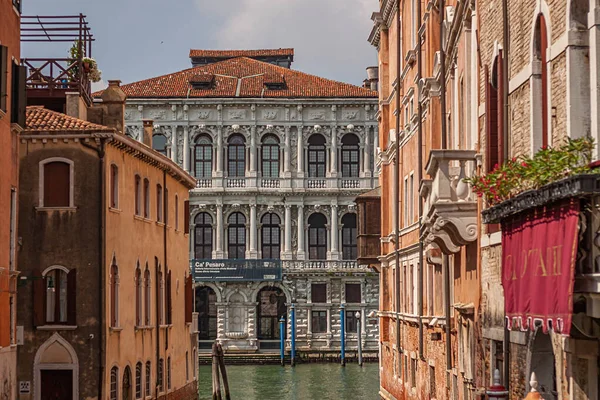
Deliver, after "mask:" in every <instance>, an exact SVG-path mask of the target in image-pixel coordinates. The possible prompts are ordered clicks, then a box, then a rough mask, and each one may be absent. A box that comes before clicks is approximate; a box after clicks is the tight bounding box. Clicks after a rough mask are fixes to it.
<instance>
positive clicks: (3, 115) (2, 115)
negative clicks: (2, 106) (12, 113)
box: [0, 110, 6, 119]
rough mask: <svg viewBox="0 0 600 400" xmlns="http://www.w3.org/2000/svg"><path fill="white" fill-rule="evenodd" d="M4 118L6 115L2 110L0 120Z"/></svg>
mask: <svg viewBox="0 0 600 400" xmlns="http://www.w3.org/2000/svg"><path fill="white" fill-rule="evenodd" d="M5 116H6V113H5V112H4V111H2V110H0V119H2V118H4V117H5Z"/></svg>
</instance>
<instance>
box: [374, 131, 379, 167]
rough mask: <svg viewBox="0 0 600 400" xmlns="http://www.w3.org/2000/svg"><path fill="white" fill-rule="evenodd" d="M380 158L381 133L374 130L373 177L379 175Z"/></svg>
mask: <svg viewBox="0 0 600 400" xmlns="http://www.w3.org/2000/svg"><path fill="white" fill-rule="evenodd" d="M378 157H379V132H377V130H376V129H374V130H373V176H378V173H377V158H378Z"/></svg>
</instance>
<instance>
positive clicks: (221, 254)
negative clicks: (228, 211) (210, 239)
mask: <svg viewBox="0 0 600 400" xmlns="http://www.w3.org/2000/svg"><path fill="white" fill-rule="evenodd" d="M216 242H217V247H216V250H215V257H214V258H216V259H222V258H225V254H224V252H223V205H222V204H217V234H216Z"/></svg>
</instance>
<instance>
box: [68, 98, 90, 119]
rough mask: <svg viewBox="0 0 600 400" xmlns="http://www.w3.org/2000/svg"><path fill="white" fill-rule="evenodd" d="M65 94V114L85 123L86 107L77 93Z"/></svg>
mask: <svg viewBox="0 0 600 400" xmlns="http://www.w3.org/2000/svg"><path fill="white" fill-rule="evenodd" d="M65 94H66V97H67V103H66V107H65V108H66V110H65V111H66V114H67V115H68V116H69V117H74V118H78V119H82V120H84V121H87V119H88V117H87V106H86V104H85V101H84V100H83V97H81V95H80V94H79V92H67V93H65Z"/></svg>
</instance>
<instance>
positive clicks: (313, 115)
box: [308, 110, 325, 121]
mask: <svg viewBox="0 0 600 400" xmlns="http://www.w3.org/2000/svg"><path fill="white" fill-rule="evenodd" d="M308 119H310V120H313V121H322V120H324V119H325V111H321V110H318V111H309V112H308Z"/></svg>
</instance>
